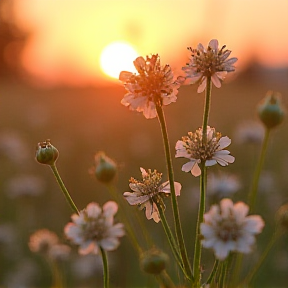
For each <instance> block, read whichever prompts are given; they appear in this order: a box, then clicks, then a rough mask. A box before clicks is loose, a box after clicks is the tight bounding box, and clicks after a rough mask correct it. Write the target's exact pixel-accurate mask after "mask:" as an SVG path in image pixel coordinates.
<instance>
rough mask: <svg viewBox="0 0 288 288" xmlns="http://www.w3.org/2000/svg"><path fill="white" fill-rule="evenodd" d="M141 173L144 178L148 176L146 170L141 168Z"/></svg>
mask: <svg viewBox="0 0 288 288" xmlns="http://www.w3.org/2000/svg"><path fill="white" fill-rule="evenodd" d="M140 171H141V174H142V177H143V178H144V177H146V176H148V173H147V172H146V170H145V169H144V168H142V167H140Z"/></svg>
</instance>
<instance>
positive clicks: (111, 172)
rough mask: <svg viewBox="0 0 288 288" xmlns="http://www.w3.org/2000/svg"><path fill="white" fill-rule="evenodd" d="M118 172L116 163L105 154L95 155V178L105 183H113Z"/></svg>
mask: <svg viewBox="0 0 288 288" xmlns="http://www.w3.org/2000/svg"><path fill="white" fill-rule="evenodd" d="M116 172H117V165H116V163H115V162H114V161H113V160H112V159H111V158H109V157H107V156H106V155H105V153H104V152H98V153H97V154H96V155H95V171H94V173H95V176H96V178H97V179H98V180H99V181H100V182H103V183H109V182H111V181H112V180H113V179H114V177H115V175H116Z"/></svg>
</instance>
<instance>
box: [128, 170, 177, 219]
mask: <svg viewBox="0 0 288 288" xmlns="http://www.w3.org/2000/svg"><path fill="white" fill-rule="evenodd" d="M140 170H141V173H142V178H143V180H142V181H138V180H136V179H134V178H131V179H130V184H129V187H130V188H131V190H133V192H125V193H124V194H123V195H124V197H125V198H126V200H127V201H128V202H129V204H130V205H139V206H140V209H143V208H144V207H145V209H146V217H147V219H148V220H150V219H153V220H154V221H155V222H156V223H158V222H159V221H160V217H159V211H158V207H157V205H161V207H162V209H165V205H164V203H163V199H162V198H163V197H167V196H169V195H170V193H171V191H170V188H171V187H170V184H169V181H167V182H164V183H162V184H161V180H162V173H158V172H157V171H156V170H154V171H153V172H152V171H151V170H150V169H148V171H146V170H145V169H143V168H140ZM174 187H175V193H176V196H179V195H180V190H181V184H180V183H178V182H174Z"/></svg>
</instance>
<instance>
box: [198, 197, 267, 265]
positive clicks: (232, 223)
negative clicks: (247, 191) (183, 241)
mask: <svg viewBox="0 0 288 288" xmlns="http://www.w3.org/2000/svg"><path fill="white" fill-rule="evenodd" d="M248 211H249V207H248V206H247V205H246V204H245V203H243V202H238V203H236V204H233V202H232V201H231V200H230V199H223V200H222V201H221V202H220V207H219V206H218V205H213V206H212V207H211V209H210V210H209V212H208V213H206V214H204V223H201V225H200V230H201V234H202V236H203V240H202V245H203V247H205V248H212V249H213V250H214V252H215V256H216V257H217V258H218V259H219V260H224V259H225V258H226V257H227V256H228V254H229V252H230V251H235V252H240V253H249V252H251V250H252V245H253V244H254V243H255V235H256V234H259V233H260V232H261V231H262V229H263V227H264V221H263V219H262V218H261V217H260V216H258V215H250V216H247V214H248Z"/></svg>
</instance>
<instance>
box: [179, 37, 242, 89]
mask: <svg viewBox="0 0 288 288" xmlns="http://www.w3.org/2000/svg"><path fill="white" fill-rule="evenodd" d="M218 46H219V44H218V40H216V39H213V40H211V41H210V42H209V45H208V48H207V49H205V48H204V46H203V45H202V44H201V43H200V44H198V47H197V49H193V48H191V47H188V50H189V51H190V52H191V58H190V61H189V63H187V64H186V66H185V67H183V68H182V69H183V70H184V71H185V73H186V77H187V78H190V83H191V84H194V83H199V84H200V85H199V87H198V90H197V92H198V93H201V92H203V91H204V90H205V88H206V85H207V77H211V80H212V82H213V84H214V85H215V86H216V87H217V88H220V87H221V81H222V80H224V78H225V76H226V75H227V72H232V71H235V67H234V66H233V64H234V63H235V62H236V61H237V60H238V59H237V58H235V57H234V58H230V59H228V57H229V56H230V54H231V51H230V50H225V48H226V45H224V46H223V47H222V48H221V49H219V48H218Z"/></svg>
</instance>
